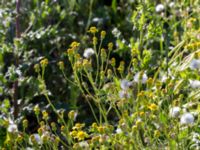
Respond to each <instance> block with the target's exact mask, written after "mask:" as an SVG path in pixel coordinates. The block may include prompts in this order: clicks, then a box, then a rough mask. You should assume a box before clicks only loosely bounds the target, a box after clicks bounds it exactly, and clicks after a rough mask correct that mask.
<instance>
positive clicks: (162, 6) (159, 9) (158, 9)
mask: <svg viewBox="0 0 200 150" xmlns="http://www.w3.org/2000/svg"><path fill="white" fill-rule="evenodd" d="M164 9H165V7H164V5H163V4H158V5H157V6H156V12H162V11H163V10H164Z"/></svg>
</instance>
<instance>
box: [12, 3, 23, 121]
mask: <svg viewBox="0 0 200 150" xmlns="http://www.w3.org/2000/svg"><path fill="white" fill-rule="evenodd" d="M20 4H21V1H20V0H17V1H16V12H17V16H16V37H17V38H20V36H21V33H20V23H19V14H20ZM17 49H18V48H17V47H16V49H15V50H16V52H15V53H14V54H15V66H16V67H18V65H19V58H18V54H17ZM13 91H14V93H13V106H14V118H15V119H16V118H17V116H18V113H19V108H18V104H17V100H18V80H16V81H15V82H14V84H13Z"/></svg>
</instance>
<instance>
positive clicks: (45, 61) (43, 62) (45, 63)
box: [40, 58, 49, 68]
mask: <svg viewBox="0 0 200 150" xmlns="http://www.w3.org/2000/svg"><path fill="white" fill-rule="evenodd" d="M48 63H49V61H48V59H47V58H44V59H42V60H41V61H40V65H41V66H42V67H44V68H45V67H46V66H47V65H48Z"/></svg>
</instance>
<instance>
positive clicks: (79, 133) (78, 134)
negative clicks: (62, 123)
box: [70, 123, 88, 141]
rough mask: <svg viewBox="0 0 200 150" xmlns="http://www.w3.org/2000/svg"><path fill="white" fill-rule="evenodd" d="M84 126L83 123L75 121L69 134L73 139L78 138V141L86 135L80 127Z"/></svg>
mask: <svg viewBox="0 0 200 150" xmlns="http://www.w3.org/2000/svg"><path fill="white" fill-rule="evenodd" d="M84 126H85V124H81V123H76V124H75V126H74V127H73V128H72V131H71V132H70V135H71V136H72V137H73V138H74V139H78V141H81V140H84V139H85V138H87V137H88V134H87V133H86V132H85V131H83V130H82V128H83V127H84Z"/></svg>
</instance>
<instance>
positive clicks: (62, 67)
mask: <svg viewBox="0 0 200 150" xmlns="http://www.w3.org/2000/svg"><path fill="white" fill-rule="evenodd" d="M58 66H59V69H60V70H64V68H65V66H64V62H63V61H59V62H58Z"/></svg>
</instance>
